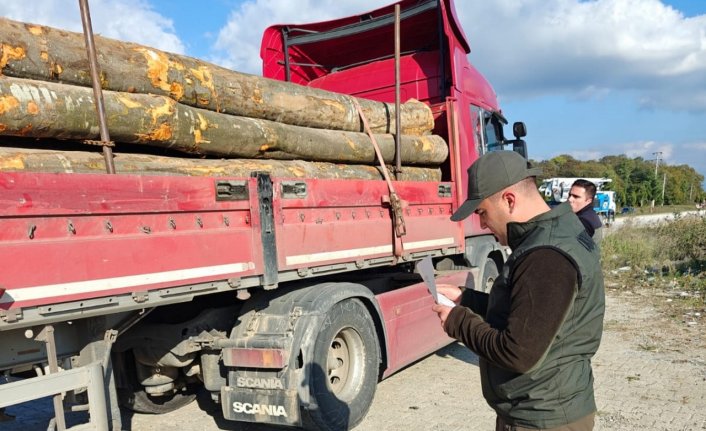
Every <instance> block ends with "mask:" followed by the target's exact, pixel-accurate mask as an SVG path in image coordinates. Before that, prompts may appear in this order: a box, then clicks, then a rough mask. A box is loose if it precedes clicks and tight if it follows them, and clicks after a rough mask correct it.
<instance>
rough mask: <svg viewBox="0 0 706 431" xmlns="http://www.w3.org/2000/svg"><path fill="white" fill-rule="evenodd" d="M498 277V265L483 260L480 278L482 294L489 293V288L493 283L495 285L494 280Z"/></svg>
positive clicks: (487, 259) (488, 260)
mask: <svg viewBox="0 0 706 431" xmlns="http://www.w3.org/2000/svg"><path fill="white" fill-rule="evenodd" d="M498 275H500V272H498V265H496V264H495V261H494V260H493V259H492V258H490V257H488V258H486V259H485V265H484V266H483V277H482V278H481V281H480V282H481V286H480V287H481V289H482V290H481V291H482V292H486V293H487V292H490V288H491V287H493V283H495V279H496V278H498Z"/></svg>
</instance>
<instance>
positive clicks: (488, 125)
mask: <svg viewBox="0 0 706 431" xmlns="http://www.w3.org/2000/svg"><path fill="white" fill-rule="evenodd" d="M471 124H473V133H474V136H473V137H474V140H475V143H476V151H477V152H478V156H482V155H483V154H485V153H487V152H488V151H494V150H502V141H503V137H502V124H500V122H499V121H498V119H497V117H496V116H494V115H493V113H492V112H491V111H488V110H485V109H483V108H481V107H479V106H475V105H471Z"/></svg>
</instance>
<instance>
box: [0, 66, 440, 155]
mask: <svg viewBox="0 0 706 431" xmlns="http://www.w3.org/2000/svg"><path fill="white" fill-rule="evenodd" d="M103 97H104V100H105V110H106V117H107V122H108V129H109V131H110V136H111V139H112V140H114V141H116V142H124V143H135V144H143V145H148V146H154V147H161V148H169V149H173V150H178V151H181V152H185V153H189V154H196V155H207V156H217V157H227V158H249V159H253V158H272V159H285V160H286V159H304V160H308V161H326V162H342V163H364V164H365V163H367V164H372V163H375V162H376V159H375V152H374V149H373V146H372V144H371V142H370V138H369V137H368V136H367V135H366V134H364V133H356V132H347V131H340V130H338V131H337V130H323V129H315V128H310V127H300V126H292V125H287V124H283V123H279V122H275V121H268V120H262V119H254V118H246V117H239V116H233V115H227V114H221V113H216V112H213V111H209V110H205V109H198V108H193V107H190V106H186V105H183V104H181V103H177V102H175V101H174V100H173V99H172V98H170V97H167V96H158V95H153V94H140V93H125V92H113V91H106V92H104V94H103ZM0 134H5V135H10V136H19V137H32V138H55V139H71V140H85V139H89V140H94V139H98V137H99V130H98V122H97V118H96V114H95V106H94V102H93V92H92V90H91V89H90V88H87V87H79V86H72V85H66V84H57V83H50V82H45V81H35V80H27V79H18V78H10V77H0ZM376 140H377V142H378V144H379V145H380V148H381V152H382V155H383V157H384V159H385V161H386V162H387V163H392V162H393V161H394V154H395V144H394V138H393V136H392V135H389V134H379V135H376ZM401 141H402V147H401V159H402V163H404V164H406V165H423V166H435V165H440V164H441V163H443V162H444V161H445V160H446V158H447V156H448V147H447V145H446V143H445V142H444V140H443V139H442V138H441V137H439V136H435V135H426V136H411V135H404V136H402V139H401Z"/></svg>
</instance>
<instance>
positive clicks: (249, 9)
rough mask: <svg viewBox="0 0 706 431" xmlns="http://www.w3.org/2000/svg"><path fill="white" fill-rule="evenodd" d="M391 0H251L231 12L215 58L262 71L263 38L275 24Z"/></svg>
mask: <svg viewBox="0 0 706 431" xmlns="http://www.w3.org/2000/svg"><path fill="white" fill-rule="evenodd" d="M390 2H391V1H390V0H384V1H381V0H359V1H356V2H340V1H337V0H300V1H291V0H247V1H244V2H242V3H241V4H240V5H239V6H238V7H237V8H236V9H235V10H233V11H232V12H231V13H230V16H229V18H228V23H227V24H226V26H225V27H223V28H222V29H221V31H220V32H219V34H218V39H217V41H216V44H215V47H214V48H215V51H216V52H215V54H214V55H213V57H212V61H214V62H216V63H218V64H221V65H222V66H224V67H228V68H232V69H235V70H239V71H241V72H248V73H255V74H260V73H261V70H262V63H261V60H260V40H261V37H262V33H263V32H264V31H265V29H266V28H267V27H269V26H271V25H273V24H293V23H299V24H300V23H309V22H318V21H325V20H329V19H333V18H341V17H345V16H348V15H353V14H358V13H364V12H366V11H369V10H373V9H376V8H378V7H380V6H384V5H386V4H389V3H390Z"/></svg>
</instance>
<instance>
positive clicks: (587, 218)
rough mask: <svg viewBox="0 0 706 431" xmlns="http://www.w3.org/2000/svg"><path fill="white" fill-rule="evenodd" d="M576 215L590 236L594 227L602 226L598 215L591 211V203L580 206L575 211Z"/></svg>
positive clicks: (594, 230) (593, 231)
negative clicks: (577, 210)
mask: <svg viewBox="0 0 706 431" xmlns="http://www.w3.org/2000/svg"><path fill="white" fill-rule="evenodd" d="M576 216H577V217H578V218H579V220H581V224H583V227H584V228H586V232H588V234H589V235H590V236H593V234H594V233H595V232H596V229H598V228H600V227H601V226H603V223H601V219H600V217H598V214H596V212H595V211H593V204H592V203H591V204H588V205H586V206H585V207H583V208H581V209H580V210H579V212H577V213H576Z"/></svg>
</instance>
